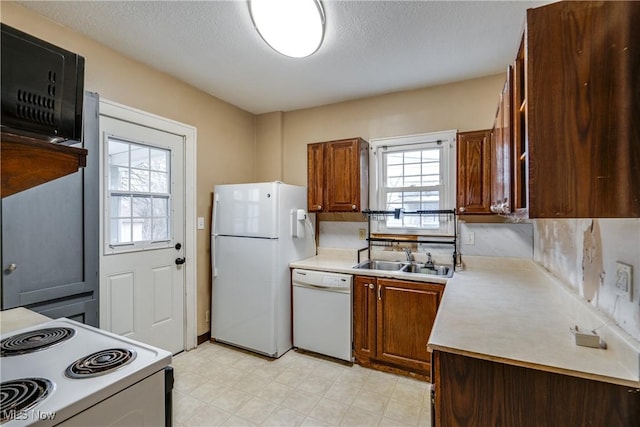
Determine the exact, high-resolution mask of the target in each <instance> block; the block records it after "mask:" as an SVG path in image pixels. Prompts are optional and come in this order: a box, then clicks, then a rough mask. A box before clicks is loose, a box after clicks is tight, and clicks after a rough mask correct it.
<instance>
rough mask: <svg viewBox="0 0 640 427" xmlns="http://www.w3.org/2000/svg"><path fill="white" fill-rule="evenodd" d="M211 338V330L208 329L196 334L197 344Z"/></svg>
mask: <svg viewBox="0 0 640 427" xmlns="http://www.w3.org/2000/svg"><path fill="white" fill-rule="evenodd" d="M210 339H211V331H208V332H206V333H204V334H202V335H199V336H198V345H200V344H202V343H203V342H205V341H209V340H210Z"/></svg>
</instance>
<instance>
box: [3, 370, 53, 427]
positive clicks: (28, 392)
mask: <svg viewBox="0 0 640 427" xmlns="http://www.w3.org/2000/svg"><path fill="white" fill-rule="evenodd" d="M52 391H53V383H52V382H51V381H49V380H48V379H45V378H20V379H17V380H11V381H4V382H2V383H1V384H0V424H2V423H4V422H6V421H11V420H13V419H16V418H18V417H22V416H23V414H24V412H25V411H28V410H29V409H31V408H33V407H34V406H35V405H37V404H38V403H40V402H42V401H43V400H44V399H46V398H47V396H48V395H49V394H50V392H52Z"/></svg>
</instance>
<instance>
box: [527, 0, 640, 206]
mask: <svg viewBox="0 0 640 427" xmlns="http://www.w3.org/2000/svg"><path fill="white" fill-rule="evenodd" d="M638 22H640V2H634V1H620V2H617V1H599V2H595V1H590V2H585V1H582V2H580V1H577V2H573V1H568V2H558V3H553V4H550V5H547V6H543V7H539V8H535V9H529V10H528V11H527V22H526V29H525V54H524V62H525V67H526V104H525V107H526V127H527V133H528V155H529V216H530V217H532V218H595V217H598V218H607V217H636V218H637V217H640V167H638V165H639V164H640V120H638V117H640V101H639V99H640V79H639V78H638V75H640V54H639V52H640V26H639V25H638Z"/></svg>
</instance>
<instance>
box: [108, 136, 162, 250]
mask: <svg viewBox="0 0 640 427" xmlns="http://www.w3.org/2000/svg"><path fill="white" fill-rule="evenodd" d="M106 151H107V153H108V159H107V161H108V164H107V166H106V167H107V170H108V171H109V175H108V177H107V182H108V185H107V187H108V193H107V204H108V205H107V206H108V209H107V212H109V215H110V219H109V220H108V221H106V223H107V226H108V227H109V230H108V232H107V236H109V244H110V245H111V246H112V247H114V246H117V245H122V244H126V245H131V244H134V246H135V247H141V248H142V247H145V245H150V244H151V243H153V242H158V241H169V240H171V227H170V224H171V218H170V212H171V207H170V203H171V180H170V176H171V170H170V166H171V164H170V161H169V160H170V159H171V152H170V151H169V150H165V149H161V148H157V147H151V146H147V145H144V144H139V143H134V142H130V141H124V140H121V139H116V138H108V139H107V150H106Z"/></svg>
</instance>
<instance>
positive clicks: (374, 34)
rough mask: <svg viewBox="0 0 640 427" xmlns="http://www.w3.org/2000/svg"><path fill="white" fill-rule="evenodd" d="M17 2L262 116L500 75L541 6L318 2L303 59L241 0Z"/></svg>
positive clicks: (530, 3) (528, 3)
mask: <svg viewBox="0 0 640 427" xmlns="http://www.w3.org/2000/svg"><path fill="white" fill-rule="evenodd" d="M20 3H21V4H23V5H24V6H25V7H27V8H30V9H33V10H34V11H36V12H38V13H40V14H42V15H44V16H46V17H48V18H50V19H52V20H54V21H56V22H59V23H61V24H63V25H65V26H67V27H69V28H71V29H73V30H75V31H77V32H80V33H82V34H85V35H86V36H88V37H90V38H92V39H94V40H97V41H99V42H101V43H103V44H105V45H107V46H110V47H111V48H113V49H115V50H116V51H118V52H121V53H122V54H124V55H126V56H129V57H132V58H135V59H137V60H139V61H141V62H143V63H145V64H148V65H150V66H152V67H153V68H156V69H159V70H162V71H164V72H166V73H168V74H171V75H173V76H175V77H177V78H179V79H180V80H183V81H185V82H187V83H190V84H191V85H193V86H195V87H197V88H200V89H201V90H203V91H205V92H208V93H210V94H211V95H214V96H216V97H218V98H220V99H223V100H225V101H227V102H229V103H231V104H233V105H236V106H238V107H240V108H242V109H244V110H247V111H249V112H252V113H255V114H260V113H266V112H271V111H291V110H296V109H300V108H307V107H314V106H318V105H324V104H330V103H334V102H340V101H345V100H351V99H357V98H363V97H368V96H373V95H380V94H384V93H390V92H396V91H401V90H408V89H414V88H419V87H426V86H433V85H439V84H443V83H449V82H455V81H460V80H466V79H470V78H475V77H481V76H487V75H492V74H497V73H499V72H502V71H504V69H505V68H506V66H507V65H508V64H509V63H511V61H512V60H513V58H514V57H515V53H516V49H517V45H518V42H519V38H520V35H521V33H522V29H523V25H524V19H525V13H526V9H527V8H530V7H536V6H539V5H542V4H545V3H549V2H548V1H493V2H490V1H333V0H330V1H327V0H324V1H323V5H324V9H325V14H326V34H325V38H324V43H323V45H322V46H321V47H320V49H319V50H318V51H317V52H316V53H315V54H314V55H312V56H310V57H308V58H302V59H293V58H288V57H285V56H283V55H280V54H278V53H276V52H275V51H273V50H271V48H269V47H268V46H267V45H266V44H265V43H264V42H263V41H262V39H261V38H260V37H259V35H258V34H257V32H256V31H255V30H254V28H253V26H252V23H251V19H250V17H249V12H248V7H247V4H246V2H245V1H241V0H237V1H151V2H149V1H118V2H116V1H106V2H98V1H80V2H73V1H44V2H40V1H24V2H20Z"/></svg>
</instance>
